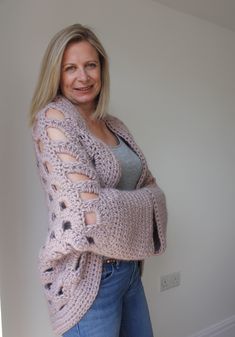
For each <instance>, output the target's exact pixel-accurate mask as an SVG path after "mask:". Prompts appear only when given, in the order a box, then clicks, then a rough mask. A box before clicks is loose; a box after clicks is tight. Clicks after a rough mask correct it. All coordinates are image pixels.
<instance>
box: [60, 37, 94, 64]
mask: <svg viewBox="0 0 235 337" xmlns="http://www.w3.org/2000/svg"><path fill="white" fill-rule="evenodd" d="M89 60H97V61H98V60H99V55H98V52H97V50H96V49H95V48H94V47H93V46H92V45H91V44H90V43H89V42H88V41H75V42H71V43H69V44H68V45H67V47H66V48H65V51H64V55H63V60H62V62H63V63H65V62H76V61H89Z"/></svg>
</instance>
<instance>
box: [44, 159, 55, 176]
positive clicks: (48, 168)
mask: <svg viewBox="0 0 235 337" xmlns="http://www.w3.org/2000/svg"><path fill="white" fill-rule="evenodd" d="M43 165H44V168H45V171H46V173H51V172H52V171H53V166H52V165H51V163H49V161H45V162H44V163H43Z"/></svg>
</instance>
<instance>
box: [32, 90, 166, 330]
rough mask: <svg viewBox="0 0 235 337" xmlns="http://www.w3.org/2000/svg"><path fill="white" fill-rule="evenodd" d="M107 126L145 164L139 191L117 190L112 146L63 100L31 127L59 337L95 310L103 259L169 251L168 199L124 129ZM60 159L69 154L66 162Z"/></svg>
mask: <svg viewBox="0 0 235 337" xmlns="http://www.w3.org/2000/svg"><path fill="white" fill-rule="evenodd" d="M49 109H56V110H58V111H60V113H61V116H62V118H59V119H52V118H50V116H49V115H47V111H48V110H49ZM104 120H105V123H106V125H107V126H108V128H109V129H110V130H112V132H113V133H114V134H116V135H119V136H120V137H122V139H124V141H126V142H127V144H128V145H129V146H130V147H131V148H132V149H133V150H134V151H135V152H136V153H137V155H138V156H139V158H140V160H141V162H142V174H141V177H140V179H139V182H138V184H137V186H136V189H135V190H134V191H120V190H117V189H115V186H116V185H117V183H118V180H119V178H120V175H121V172H120V165H119V163H118V161H117V160H116V158H115V156H114V154H113V152H112V151H111V149H110V148H109V146H107V145H106V144H105V143H104V142H102V141H101V140H99V139H97V138H96V137H95V136H94V135H92V134H91V132H90V131H89V130H88V128H87V127H86V124H85V122H84V119H83V118H82V117H81V115H80V114H79V112H78V111H77V109H76V108H75V106H74V105H73V104H72V103H71V102H70V101H68V100H67V99H66V98H64V97H61V96H58V97H57V98H56V99H55V100H54V101H53V102H51V103H50V104H48V105H47V106H46V107H45V108H44V109H42V110H41V111H39V112H38V113H37V116H36V122H35V125H34V127H33V129H32V135H33V140H34V144H35V153H36V158H37V167H38V171H39V175H40V178H41V182H42V185H43V188H44V191H45V194H46V199H47V205H48V215H49V226H48V235H47V237H46V240H45V243H44V245H43V247H42V248H41V249H40V253H39V263H38V266H39V272H40V279H41V282H42V285H43V289H44V293H45V296H46V299H47V302H48V308H49V314H50V318H51V322H52V328H53V330H54V332H55V334H56V335H58V336H59V335H62V334H63V333H64V332H65V331H67V330H68V329H69V328H71V327H72V326H73V325H74V324H76V323H77V322H78V321H79V320H80V319H81V317H82V316H83V315H84V314H85V313H86V311H87V310H88V309H89V308H90V306H91V305H92V302H93V301H94V299H95V297H96V295H97V292H98V289H99V283H100V278H101V271H102V256H103V255H105V256H108V257H113V258H116V259H124V260H143V259H144V258H146V257H148V256H151V255H158V254H161V253H162V252H163V251H164V250H165V247H166V222H167V212H166V204H165V197H164V194H163V192H162V190H161V189H160V188H159V187H158V186H157V184H156V182H155V179H154V178H153V177H152V175H151V173H150V171H149V169H148V167H147V164H146V160H145V158H144V156H143V153H142V152H141V150H140V148H139V147H138V146H137V144H136V143H135V141H134V139H133V137H132V135H131V134H130V132H129V131H128V129H127V128H126V126H125V125H124V124H123V123H122V122H121V121H120V120H119V119H117V118H116V117H112V116H109V115H108V116H107V117H105V119H104ZM48 128H56V129H57V130H60V131H61V132H62V135H63V136H65V137H64V140H57V141H56V140H53V139H52V137H50V133H49V132H48V130H49V129H48ZM61 154H62V155H64V154H68V155H69V156H68V157H67V159H66V157H65V156H64V157H62V155H61ZM76 173H79V174H83V175H84V179H82V180H81V181H75V180H74V179H72V177H73V174H76ZM84 192H88V193H94V194H93V196H94V198H93V199H91V200H87V199H84V198H83V197H82V196H83V193H84ZM86 212H95V214H96V223H95V224H93V225H87V224H86V221H85V214H86Z"/></svg>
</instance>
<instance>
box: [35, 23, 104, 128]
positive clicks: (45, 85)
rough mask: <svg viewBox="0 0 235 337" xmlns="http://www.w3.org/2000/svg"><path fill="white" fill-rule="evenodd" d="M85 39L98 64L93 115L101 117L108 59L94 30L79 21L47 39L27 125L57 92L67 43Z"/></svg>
mask: <svg viewBox="0 0 235 337" xmlns="http://www.w3.org/2000/svg"><path fill="white" fill-rule="evenodd" d="M75 41H88V42H89V43H90V44H91V45H92V46H93V47H94V48H95V49H96V51H97V52H98V55H99V60H100V66H101V90H100V93H99V96H98V98H97V105H96V110H95V112H94V117H96V118H103V117H104V116H105V115H106V113H107V108H108V102H109V90H110V85H109V62H108V56H107V54H106V51H105V49H104V47H103V46H102V44H101V42H100V41H99V39H98V38H97V36H96V35H95V34H94V32H93V31H92V30H91V29H90V28H88V27H86V26H83V25H81V24H74V25H71V26H69V27H66V28H64V29H62V30H61V31H59V32H58V33H57V34H56V35H55V36H54V37H53V38H52V39H51V41H50V43H49V45H48V47H47V49H46V52H45V54H44V57H43V59H42V64H41V69H40V73H39V78H38V82H37V85H36V88H35V91H34V95H33V98H32V101H31V106H30V113H29V124H30V125H31V126H32V125H33V124H34V121H35V116H36V113H37V112H38V111H39V110H40V109H42V108H44V107H45V106H46V104H47V103H49V102H51V101H52V100H53V99H54V98H55V97H56V96H57V95H58V94H59V93H60V88H59V87H60V73H61V63H62V58H63V55H64V51H65V49H66V47H67V45H68V44H69V43H70V42H75Z"/></svg>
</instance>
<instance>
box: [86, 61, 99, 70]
mask: <svg viewBox="0 0 235 337" xmlns="http://www.w3.org/2000/svg"><path fill="white" fill-rule="evenodd" d="M96 67H97V64H96V63H93V62H91V63H88V64H87V68H89V69H94V68H96Z"/></svg>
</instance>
